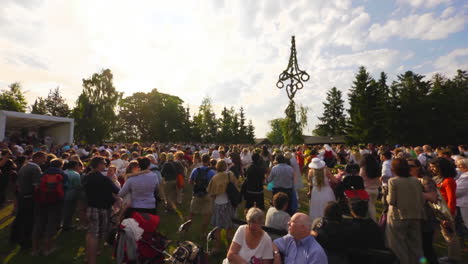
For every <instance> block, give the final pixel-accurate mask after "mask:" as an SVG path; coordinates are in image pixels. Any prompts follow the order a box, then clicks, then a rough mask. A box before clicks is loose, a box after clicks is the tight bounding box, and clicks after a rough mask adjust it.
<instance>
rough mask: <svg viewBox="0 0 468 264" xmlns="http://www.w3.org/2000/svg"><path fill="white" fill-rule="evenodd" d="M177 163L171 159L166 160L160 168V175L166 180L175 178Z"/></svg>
mask: <svg viewBox="0 0 468 264" xmlns="http://www.w3.org/2000/svg"><path fill="white" fill-rule="evenodd" d="M176 166H177V165H176V164H175V162H173V161H168V162H166V163H164V165H163V166H162V169H161V176H162V177H163V178H164V180H166V181H173V180H175V179H176V178H177V172H178V170H177V167H176Z"/></svg>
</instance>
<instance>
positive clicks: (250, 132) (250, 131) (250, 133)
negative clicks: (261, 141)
mask: <svg viewBox="0 0 468 264" xmlns="http://www.w3.org/2000/svg"><path fill="white" fill-rule="evenodd" d="M246 138H247V139H246V142H245V143H248V144H253V143H254V142H255V127H254V125H253V123H252V120H249V124H248V125H247V137H246Z"/></svg>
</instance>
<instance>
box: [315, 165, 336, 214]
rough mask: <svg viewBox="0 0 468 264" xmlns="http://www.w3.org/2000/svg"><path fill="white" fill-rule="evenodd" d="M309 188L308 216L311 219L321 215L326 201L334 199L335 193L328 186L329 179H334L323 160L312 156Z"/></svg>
mask: <svg viewBox="0 0 468 264" xmlns="http://www.w3.org/2000/svg"><path fill="white" fill-rule="evenodd" d="M309 168H310V170H309V177H308V178H309V188H312V190H311V191H310V205H309V206H310V207H309V216H310V218H311V219H312V220H315V219H316V218H319V217H323V213H324V210H325V207H326V206H327V204H328V202H330V201H335V194H334V193H333V190H332V188H331V187H330V183H329V182H330V181H336V178H335V177H334V176H333V175H332V174H331V172H330V170H329V169H328V167H327V166H325V162H324V161H323V160H321V159H319V158H313V159H312V161H311V162H310V164H309Z"/></svg>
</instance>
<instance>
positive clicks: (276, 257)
mask: <svg viewBox="0 0 468 264" xmlns="http://www.w3.org/2000/svg"><path fill="white" fill-rule="evenodd" d="M273 264H283V260H282V259H281V253H280V250H279V248H278V246H277V245H276V244H275V242H273Z"/></svg>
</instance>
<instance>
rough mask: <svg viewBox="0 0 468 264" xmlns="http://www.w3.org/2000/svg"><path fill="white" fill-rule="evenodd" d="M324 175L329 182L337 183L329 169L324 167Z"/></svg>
mask: <svg viewBox="0 0 468 264" xmlns="http://www.w3.org/2000/svg"><path fill="white" fill-rule="evenodd" d="M324 169H325V175H326V176H327V178H328V180H330V182H331V183H338V179H337V178H336V177H335V176H333V174H332V173H331V171H330V169H329V168H327V167H325V168H324Z"/></svg>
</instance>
